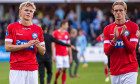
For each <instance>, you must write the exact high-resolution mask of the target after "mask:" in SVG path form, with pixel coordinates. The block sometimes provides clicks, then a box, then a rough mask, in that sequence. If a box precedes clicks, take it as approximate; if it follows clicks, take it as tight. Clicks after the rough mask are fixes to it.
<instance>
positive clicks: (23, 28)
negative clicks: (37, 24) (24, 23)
mask: <svg viewBox="0 0 140 84" xmlns="http://www.w3.org/2000/svg"><path fill="white" fill-rule="evenodd" d="M22 29H23V30H31V28H22Z"/></svg>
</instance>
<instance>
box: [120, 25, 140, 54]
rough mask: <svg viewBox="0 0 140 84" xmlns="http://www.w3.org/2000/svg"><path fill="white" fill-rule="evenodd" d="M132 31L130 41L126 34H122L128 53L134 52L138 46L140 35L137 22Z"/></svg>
mask: <svg viewBox="0 0 140 84" xmlns="http://www.w3.org/2000/svg"><path fill="white" fill-rule="evenodd" d="M131 29H132V30H131V31H132V33H131V35H130V41H128V39H127V37H126V36H125V35H123V36H122V40H123V43H124V45H125V49H126V50H127V51H128V53H133V51H135V50H136V46H137V43H138V37H139V28H138V25H137V24H134V25H133V28H131Z"/></svg>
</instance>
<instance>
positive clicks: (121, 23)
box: [115, 19, 126, 25]
mask: <svg viewBox="0 0 140 84" xmlns="http://www.w3.org/2000/svg"><path fill="white" fill-rule="evenodd" d="M125 22H126V19H121V20H115V23H116V24H118V25H123V24H124V23H125Z"/></svg>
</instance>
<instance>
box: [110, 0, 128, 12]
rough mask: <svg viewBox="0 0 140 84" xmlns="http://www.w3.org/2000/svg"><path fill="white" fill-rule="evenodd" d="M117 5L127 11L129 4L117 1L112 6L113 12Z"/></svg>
mask: <svg viewBox="0 0 140 84" xmlns="http://www.w3.org/2000/svg"><path fill="white" fill-rule="evenodd" d="M115 5H122V6H123V7H124V10H127V4H126V3H125V2H124V1H121V0H120V1H115V2H114V3H113V5H112V10H113V9H114V6H115Z"/></svg>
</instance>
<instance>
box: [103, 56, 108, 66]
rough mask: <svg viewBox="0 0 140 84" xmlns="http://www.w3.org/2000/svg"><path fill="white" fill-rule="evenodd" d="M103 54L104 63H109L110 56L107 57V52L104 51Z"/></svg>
mask: <svg viewBox="0 0 140 84" xmlns="http://www.w3.org/2000/svg"><path fill="white" fill-rule="evenodd" d="M103 56H104V64H107V63H108V58H107V56H106V55H105V53H103Z"/></svg>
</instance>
